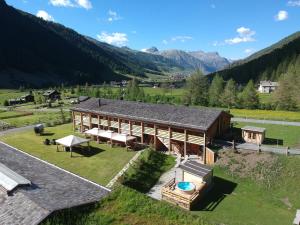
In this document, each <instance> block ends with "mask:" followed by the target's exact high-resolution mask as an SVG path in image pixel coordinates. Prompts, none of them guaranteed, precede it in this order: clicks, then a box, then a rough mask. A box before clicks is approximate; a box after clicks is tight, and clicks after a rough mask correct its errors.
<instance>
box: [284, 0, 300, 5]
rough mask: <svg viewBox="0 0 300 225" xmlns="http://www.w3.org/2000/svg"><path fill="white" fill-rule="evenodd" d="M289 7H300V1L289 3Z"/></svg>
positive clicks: (294, 0) (295, 0)
mask: <svg viewBox="0 0 300 225" xmlns="http://www.w3.org/2000/svg"><path fill="white" fill-rule="evenodd" d="M287 5H288V6H293V7H300V0H293V1H288V3H287Z"/></svg>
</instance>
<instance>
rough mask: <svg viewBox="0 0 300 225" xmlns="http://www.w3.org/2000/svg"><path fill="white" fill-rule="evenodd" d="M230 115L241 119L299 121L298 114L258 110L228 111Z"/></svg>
mask: <svg viewBox="0 0 300 225" xmlns="http://www.w3.org/2000/svg"><path fill="white" fill-rule="evenodd" d="M230 113H231V114H232V115H234V116H235V117H242V118H253V119H265V120H284V121H300V112H291V111H275V110H259V109H256V110H251V109H230Z"/></svg>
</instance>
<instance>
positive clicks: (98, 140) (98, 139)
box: [97, 115, 100, 143]
mask: <svg viewBox="0 0 300 225" xmlns="http://www.w3.org/2000/svg"><path fill="white" fill-rule="evenodd" d="M98 129H100V115H98ZM97 142H98V143H99V142H100V138H99V136H97Z"/></svg>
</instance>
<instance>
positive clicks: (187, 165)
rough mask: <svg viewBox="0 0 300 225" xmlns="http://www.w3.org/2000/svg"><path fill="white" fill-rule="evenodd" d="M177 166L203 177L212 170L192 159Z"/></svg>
mask: <svg viewBox="0 0 300 225" xmlns="http://www.w3.org/2000/svg"><path fill="white" fill-rule="evenodd" d="M179 168H181V169H183V170H184V171H187V172H189V173H191V174H193V175H195V176H198V177H205V176H206V175H207V174H209V173H211V171H212V168H211V167H209V166H206V165H204V164H201V163H198V162H195V161H192V160H188V161H186V162H184V163H183V164H180V165H179Z"/></svg>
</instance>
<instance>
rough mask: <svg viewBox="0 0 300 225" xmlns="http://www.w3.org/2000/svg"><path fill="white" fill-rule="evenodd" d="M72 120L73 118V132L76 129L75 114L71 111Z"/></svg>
mask: <svg viewBox="0 0 300 225" xmlns="http://www.w3.org/2000/svg"><path fill="white" fill-rule="evenodd" d="M72 118H73V131H75V129H76V121H75V112H74V111H72Z"/></svg>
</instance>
